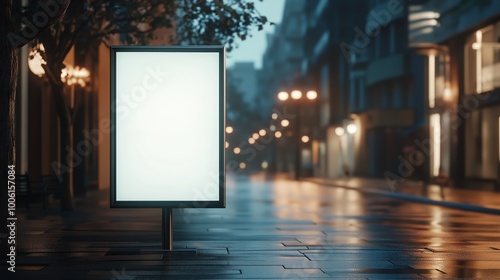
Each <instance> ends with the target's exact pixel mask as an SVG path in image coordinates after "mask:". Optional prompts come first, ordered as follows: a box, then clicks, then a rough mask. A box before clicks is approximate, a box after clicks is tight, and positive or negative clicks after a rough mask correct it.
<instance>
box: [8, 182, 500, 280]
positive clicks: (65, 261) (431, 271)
mask: <svg viewBox="0 0 500 280" xmlns="http://www.w3.org/2000/svg"><path fill="white" fill-rule="evenodd" d="M108 195H109V194H108V192H95V193H92V194H90V195H89V196H88V197H86V198H84V199H81V200H80V201H79V202H78V204H77V208H78V209H80V210H77V211H76V212H75V213H71V214H67V213H66V214H60V213H58V212H57V211H52V212H46V213H45V214H43V213H42V214H40V213H34V212H30V213H24V214H22V215H19V228H18V238H19V245H18V248H19V252H20V253H19V256H18V266H17V269H18V272H16V276H17V277H19V279H68V278H75V277H76V276H78V277H76V278H88V279H316V278H325V279H366V278H367V279H420V278H436V279H453V278H467V279H470V278H474V279H477V278H484V279H500V265H499V264H500V224H499V223H498V221H499V218H498V216H495V215H487V214H478V213H473V212H466V211H460V210H454V209H447V208H442V207H439V206H432V205H427V204H417V203H411V202H406V201H402V200H394V199H391V198H389V197H385V196H380V195H375V194H366V193H362V192H358V191H355V190H349V189H343V188H335V187H328V186H321V185H318V184H315V183H311V182H296V181H289V180H285V179H269V178H266V177H264V176H254V177H243V176H241V177H235V178H228V183H227V208H226V209H182V210H181V209H177V210H176V211H175V212H174V219H175V220H174V226H175V229H174V240H175V241H174V242H175V243H174V247H176V248H197V249H198V253H197V254H196V255H194V254H190V253H185V254H184V253H177V254H168V253H162V252H161V251H159V248H160V246H161V236H160V235H161V228H160V225H161V220H160V219H161V211H160V210H159V209H109V208H108V206H109V203H108V201H109V199H108ZM2 279H6V278H2ZM9 279H10V278H9Z"/></svg>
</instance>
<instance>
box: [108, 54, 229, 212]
mask: <svg viewBox="0 0 500 280" xmlns="http://www.w3.org/2000/svg"><path fill="white" fill-rule="evenodd" d="M118 52H147V53H150V52H179V53H189V52H195V53H203V52H211V53H218V54H219V139H220V140H219V178H218V180H219V182H218V185H219V200H218V201H204V200H199V201H117V200H116V187H117V186H116V108H114V107H115V106H116V54H117V53H118ZM110 58H111V79H110V81H111V88H110V93H111V94H110V95H111V103H110V104H111V116H110V117H111V118H110V119H111V129H110V132H111V149H110V151H111V170H110V172H111V173H110V175H111V182H110V206H111V207H112V208H225V207H226V173H225V143H226V140H225V127H226V62H225V61H226V52H225V48H224V46H186V47H182V46H172V47H171V46H112V47H110Z"/></svg>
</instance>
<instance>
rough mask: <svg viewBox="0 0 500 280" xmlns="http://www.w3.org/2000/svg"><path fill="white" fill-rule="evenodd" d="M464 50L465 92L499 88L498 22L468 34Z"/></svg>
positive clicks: (479, 91)
mask: <svg viewBox="0 0 500 280" xmlns="http://www.w3.org/2000/svg"><path fill="white" fill-rule="evenodd" d="M464 52H465V64H466V65H465V89H466V94H476V93H483V92H488V91H491V90H493V89H496V88H500V22H499V23H496V24H493V25H489V26H487V27H485V28H482V29H480V30H477V31H476V32H474V33H473V34H471V35H469V36H468V38H467V42H466V44H465V51H464Z"/></svg>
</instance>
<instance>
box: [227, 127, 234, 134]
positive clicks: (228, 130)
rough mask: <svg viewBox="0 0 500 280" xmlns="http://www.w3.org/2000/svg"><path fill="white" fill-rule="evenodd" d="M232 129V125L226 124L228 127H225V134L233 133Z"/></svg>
mask: <svg viewBox="0 0 500 280" xmlns="http://www.w3.org/2000/svg"><path fill="white" fill-rule="evenodd" d="M233 131H234V129H233V127H232V126H228V127H226V133H227V134H231V133H233Z"/></svg>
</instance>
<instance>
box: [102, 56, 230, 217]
mask: <svg viewBox="0 0 500 280" xmlns="http://www.w3.org/2000/svg"><path fill="white" fill-rule="evenodd" d="M111 127H112V130H111V207H159V208H172V207H225V175H224V144H225V140H224V127H225V51H224V48H223V47H219V46H215V47H214V46H210V47H123V46H121V47H111Z"/></svg>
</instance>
